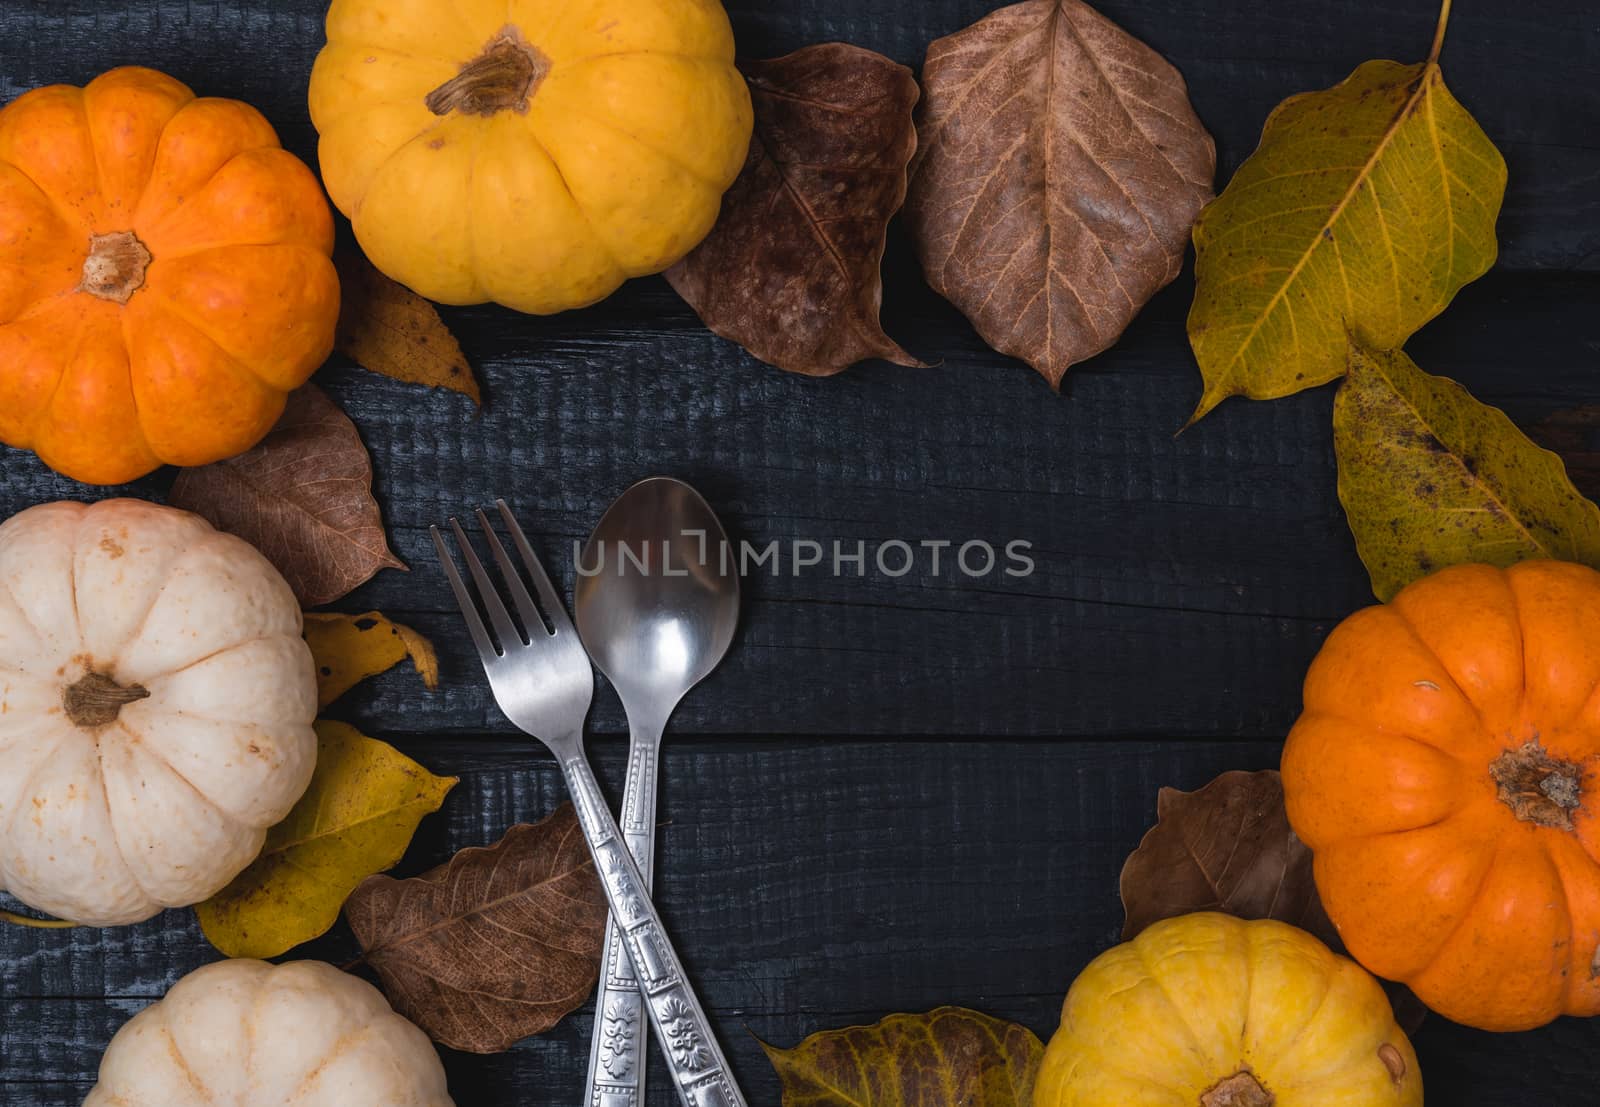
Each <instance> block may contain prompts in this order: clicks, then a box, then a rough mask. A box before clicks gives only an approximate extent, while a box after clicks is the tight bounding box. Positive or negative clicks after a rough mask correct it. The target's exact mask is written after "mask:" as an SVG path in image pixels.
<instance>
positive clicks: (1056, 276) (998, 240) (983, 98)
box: [906, 0, 1216, 387]
mask: <svg viewBox="0 0 1600 1107" xmlns="http://www.w3.org/2000/svg"><path fill="white" fill-rule="evenodd" d="M922 83H923V91H924V94H925V96H926V100H925V102H924V105H923V108H922V113H921V118H920V120H919V123H918V132H919V135H920V138H921V148H920V149H919V151H918V153H917V158H916V162H915V163H914V164H913V166H912V179H911V192H910V197H909V199H908V200H907V202H906V215H907V221H908V223H909V225H910V228H911V234H912V237H913V239H915V241H916V244H917V251H918V253H919V255H920V256H921V258H922V266H923V269H924V270H925V271H926V273H927V277H928V282H929V283H930V284H932V285H933V287H934V288H935V289H936V290H937V291H938V292H939V293H940V294H941V295H943V296H944V297H945V298H947V299H948V300H950V301H951V302H952V303H953V304H955V305H956V307H958V308H960V309H961V311H962V313H963V314H965V315H966V316H967V318H968V319H970V320H972V323H973V325H974V326H975V327H977V329H978V333H979V334H981V335H982V336H983V337H984V339H985V341H987V342H988V343H989V344H990V345H991V346H993V347H994V348H995V349H996V350H999V351H1000V352H1001V353H1004V354H1011V355H1013V356H1015V357H1019V358H1022V359H1023V360H1025V361H1027V362H1028V364H1030V365H1032V366H1033V367H1034V368H1035V369H1037V370H1038V371H1039V372H1040V373H1042V374H1043V375H1044V376H1045V378H1046V379H1047V380H1049V381H1050V383H1051V384H1052V385H1054V386H1056V387H1059V386H1060V384H1061V378H1062V377H1063V376H1064V375H1065V374H1066V371H1067V369H1068V367H1069V366H1071V365H1073V364H1074V363H1076V362H1080V361H1083V360H1084V359H1086V358H1090V357H1093V356H1094V355H1095V354H1098V353H1100V352H1101V351H1103V350H1105V349H1107V348H1109V347H1110V346H1111V345H1112V344H1113V343H1114V342H1116V340H1117V339H1118V338H1119V337H1120V336H1121V334H1122V332H1123V330H1124V329H1125V328H1126V327H1127V325H1128V324H1129V323H1130V322H1132V320H1133V318H1134V316H1135V315H1137V314H1138V313H1139V311H1140V309H1142V308H1143V307H1144V305H1145V304H1146V303H1148V302H1149V300H1150V298H1151V297H1152V296H1154V295H1155V294H1156V292H1157V291H1159V290H1160V289H1161V288H1162V287H1164V286H1165V285H1167V284H1168V283H1169V282H1171V281H1172V279H1173V278H1174V277H1176V276H1177V275H1178V273H1179V271H1180V270H1181V269H1182V268H1183V258H1184V253H1185V251H1186V249H1187V248H1188V244H1189V231H1190V228H1191V227H1193V225H1194V221H1195V217H1196V216H1197V215H1198V214H1199V213H1200V209H1201V208H1202V207H1204V206H1205V204H1206V203H1207V201H1209V200H1210V199H1211V196H1212V187H1211V186H1212V179H1213V177H1214V175H1215V173H1216V146H1215V144H1214V143H1213V142H1212V140H1211V136H1210V135H1209V134H1207V133H1206V130H1205V127H1204V126H1202V125H1201V123H1200V120H1199V118H1198V117H1197V116H1196V115H1195V113H1194V109H1193V108H1192V107H1191V106H1190V104H1189V94H1188V87H1187V86H1186V85H1185V84H1184V81H1183V77H1182V76H1181V75H1180V74H1179V73H1178V71H1177V70H1176V69H1174V68H1173V67H1172V66H1171V65H1170V64H1168V63H1167V61H1166V60H1165V59H1163V58H1162V57H1161V55H1159V54H1157V53H1156V52H1155V51H1154V50H1152V49H1150V47H1148V46H1146V45H1145V44H1144V43H1142V42H1140V41H1139V40H1138V39H1136V38H1134V37H1133V36H1131V35H1129V34H1128V33H1127V32H1126V31H1124V30H1122V29H1121V28H1120V27H1118V26H1117V25H1116V24H1114V23H1112V22H1110V21H1109V20H1108V19H1106V18H1105V17H1104V16H1102V15H1100V14H1099V13H1098V12H1096V11H1095V10H1094V9H1093V8H1091V7H1089V6H1088V5H1087V4H1085V3H1082V2H1081V0H1027V2H1025V3H1021V4H1013V5H1011V6H1010V7H1006V8H1001V9H1000V10H999V11H996V12H994V13H992V14H990V15H988V16H986V17H985V18H983V19H981V20H979V21H978V22H977V23H975V24H973V25H972V26H971V27H968V28H967V29H966V30H963V31H958V32H957V33H955V34H953V35H950V36H949V37H947V38H942V39H939V40H937V41H936V42H934V43H933V45H932V46H930V47H929V48H928V60H927V64H926V65H925V66H924V68H923V75H922Z"/></svg>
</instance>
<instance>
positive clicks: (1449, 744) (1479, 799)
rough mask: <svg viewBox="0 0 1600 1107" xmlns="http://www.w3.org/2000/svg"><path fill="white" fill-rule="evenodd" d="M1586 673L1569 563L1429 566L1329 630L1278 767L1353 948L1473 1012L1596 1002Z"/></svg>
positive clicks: (1599, 665)
mask: <svg viewBox="0 0 1600 1107" xmlns="http://www.w3.org/2000/svg"><path fill="white" fill-rule="evenodd" d="M1597 689H1600V573H1596V572H1595V571H1593V570H1591V569H1588V568H1585V567H1583V566H1580V565H1572V564H1567V563H1563V562H1557V561H1528V562H1523V563H1521V564H1517V565H1513V566H1512V567H1511V568H1509V569H1504V570H1501V569H1495V568H1491V567H1489V566H1486V565H1463V566H1457V567H1453V568H1449V569H1445V570H1442V571H1440V572H1438V573H1435V574H1434V575H1432V576H1429V577H1427V578H1425V579H1423V580H1420V581H1417V582H1416V583H1414V584H1411V585H1410V586H1408V587H1407V588H1405V589H1404V590H1403V591H1401V592H1400V594H1399V595H1397V596H1396V597H1395V598H1394V600H1393V601H1392V602H1390V603H1389V604H1387V605H1382V606H1377V607H1371V608H1367V609H1366V610H1364V611H1359V612H1357V613H1356V614H1354V615H1352V616H1350V618H1348V619H1346V620H1345V621H1344V622H1343V623H1341V624H1340V625H1339V627H1338V628H1337V629H1336V630H1335V631H1334V632H1333V634H1332V635H1330V636H1329V638H1328V641H1327V643H1326V644H1325V645H1324V646H1323V647H1322V651H1321V652H1320V653H1319V654H1318V655H1317V659H1316V661H1315V662H1314V663H1313V665H1312V666H1311V670H1310V673H1309V675H1308V676H1307V677H1306V685H1305V711H1304V714H1302V715H1301V717H1300V720H1299V721H1298V722H1297V723H1296V724H1295V727H1294V729H1293V731H1292V732H1291V733H1290V735H1289V739H1288V743H1287V745H1286V746H1285V748H1284V755H1283V786H1284V795H1285V798H1286V800H1287V803H1288V809H1289V819H1290V822H1291V823H1292V824H1293V826H1294V829H1295V831H1296V833H1298V834H1299V835H1300V837H1301V838H1302V839H1304V840H1305V841H1306V843H1307V844H1308V845H1310V847H1311V848H1312V850H1313V851H1315V857H1316V862H1315V871H1316V880H1317V888H1318V891H1319V892H1320V893H1321V895H1322V901H1323V903H1324V904H1325V905H1326V907H1327V909H1328V914H1329V915H1330V916H1331V917H1332V919H1333V921H1334V922H1335V924H1337V926H1338V927H1339V932H1340V935H1341V937H1342V938H1343V940H1344V942H1345V944H1346V945H1347V946H1348V948H1349V950H1350V952H1351V954H1352V955H1353V956H1354V957H1355V958H1356V959H1357V960H1359V961H1360V962H1361V963H1362V964H1363V965H1365V966H1366V967H1367V968H1369V969H1371V970H1372V971H1373V972H1375V973H1377V974H1378V975H1380V976H1385V977H1388V978H1390V979H1392V980H1400V981H1403V982H1405V983H1406V984H1407V985H1409V986H1410V987H1411V988H1412V989H1413V990H1414V991H1415V992H1416V993H1417V995H1418V996H1420V997H1421V998H1422V1000H1423V1001H1424V1002H1425V1003H1427V1004H1428V1006H1430V1007H1432V1008H1433V1009H1434V1010H1436V1011H1438V1012H1440V1013H1441V1014H1443V1015H1445V1016H1447V1017H1449V1018H1451V1019H1454V1020H1456V1021H1457V1022H1462V1023H1466V1024H1468V1025H1470V1026H1476V1027H1480V1028H1482V1029H1486V1030H1521V1029H1526V1028H1529V1027H1534V1026H1539V1025H1541V1024H1543V1023H1546V1022H1548V1021H1550V1020H1551V1019H1553V1018H1555V1017H1556V1016H1557V1015H1560V1014H1563V1013H1565V1014H1573V1015H1593V1014H1595V1013H1597V1012H1600V976H1597V972H1596V966H1597V965H1600V867H1597V865H1596V863H1595V859H1596V857H1597V856H1600V826H1597V825H1596V821H1595V813H1596V809H1597V806H1600V805H1597V804H1596V802H1595V800H1594V790H1595V788H1596V786H1597V779H1596V776H1595V772H1594V770H1595V766H1596V757H1597V755H1600V694H1597ZM1519 812H1520V815H1519Z"/></svg>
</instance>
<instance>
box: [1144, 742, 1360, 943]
mask: <svg viewBox="0 0 1600 1107" xmlns="http://www.w3.org/2000/svg"><path fill="white" fill-rule="evenodd" d="M1122 908H1123V912H1124V921H1123V924H1122V938H1123V941H1129V940H1131V939H1133V938H1135V937H1137V936H1138V934H1139V933H1140V932H1141V931H1142V930H1144V929H1145V927H1147V926H1149V925H1150V924H1151V923H1155V922H1160V921H1161V920H1162V919H1170V918H1173V917H1174V916H1177V915H1187V914H1189V913H1190V912H1192V911H1222V912H1225V913H1227V914H1229V915H1235V916H1237V917H1239V918H1241V919H1277V920H1279V921H1280V922H1286V923H1290V924H1292V925H1294V926H1298V927H1300V928H1301V929H1302V930H1309V931H1310V932H1311V933H1313V934H1315V935H1316V936H1317V937H1318V938H1321V939H1322V940H1323V941H1324V942H1327V943H1328V944H1329V945H1335V946H1336V945H1337V944H1338V940H1339V939H1338V934H1337V933H1336V932H1335V931H1334V929H1333V923H1332V922H1330V921H1329V919H1328V916H1327V913H1326V912H1324V911H1323V909H1322V900H1321V899H1320V898H1318V896H1317V887H1316V883H1315V882H1314V880H1313V879H1312V873H1311V851H1310V850H1309V849H1307V848H1306V846H1305V843H1303V842H1301V841H1300V839H1299V838H1297V837H1295V833H1294V831H1293V830H1291V829H1290V828H1289V816H1288V813H1287V812H1286V811H1285V810H1284V806H1283V782H1282V780H1281V779H1280V778H1279V776H1278V773H1277V770H1275V769H1269V770H1266V771H1264V772H1258V773H1247V772H1228V773H1223V774H1222V775H1221V776H1219V777H1217V778H1216V779H1215V780H1213V781H1211V783H1209V784H1207V785H1206V786H1205V787H1204V788H1201V789H1199V790H1198V791H1194V792H1180V791H1179V790H1178V789H1176V788H1163V789H1161V791H1160V793H1159V794H1158V795H1157V798H1156V825H1155V826H1153V827H1152V828H1151V829H1150V831H1149V833H1147V834H1146V835H1145V836H1144V839H1143V840H1142V841H1141V842H1140V843H1139V848H1138V849H1136V850H1134V851H1133V853H1132V855H1130V856H1129V858H1128V860H1127V863H1126V864H1124V865H1123V866H1122Z"/></svg>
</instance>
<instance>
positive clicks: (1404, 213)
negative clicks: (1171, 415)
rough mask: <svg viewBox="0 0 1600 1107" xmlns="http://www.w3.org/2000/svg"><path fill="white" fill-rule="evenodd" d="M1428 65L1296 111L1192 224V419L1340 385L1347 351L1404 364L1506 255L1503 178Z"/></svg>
mask: <svg viewBox="0 0 1600 1107" xmlns="http://www.w3.org/2000/svg"><path fill="white" fill-rule="evenodd" d="M1449 11H1450V4H1449V2H1448V0H1446V3H1445V5H1444V10H1443V11H1442V12H1441V14H1440V21H1439V34H1438V36H1437V38H1436V39H1435V42H1434V48H1433V53H1432V55H1431V56H1430V57H1429V59H1428V60H1427V61H1426V62H1423V63H1421V64H1420V65H1401V64H1400V63H1398V62H1392V61H1370V62H1366V63H1365V64H1363V65H1361V66H1360V67H1359V68H1357V69H1356V71H1355V72H1354V73H1353V74H1352V75H1351V76H1350V77H1349V79H1347V80H1346V81H1345V82H1344V83H1343V84H1340V85H1337V86H1335V87H1334V88H1331V89H1327V90H1325V91H1322V92H1312V93H1307V94H1304V95H1301V96H1294V97H1291V98H1290V99H1288V100H1285V101H1284V102H1283V103H1282V104H1280V105H1279V106H1278V108H1277V109H1276V110H1275V111H1274V112H1273V113H1272V115H1271V117H1269V118H1268V120H1267V123H1266V128H1265V129H1264V130H1263V132H1262V135H1261V145H1260V146H1259V147H1258V148H1257V150H1256V152H1255V153H1254V154H1252V155H1251V156H1250V158H1249V160H1247V161H1246V162H1245V163H1244V164H1243V165H1242V166H1240V167H1239V171H1238V172H1237V173H1236V174H1234V177H1233V180H1232V181H1230V182H1229V184H1228V187H1227V188H1226V189H1225V190H1224V191H1223V193H1222V195H1221V196H1219V197H1218V198H1217V199H1216V201H1215V202H1213V203H1212V204H1211V205H1210V206H1209V207H1207V208H1206V209H1205V211H1204V212H1202V213H1201V215H1200V219H1199V221H1198V222H1197V223H1196V224H1195V229H1194V241H1195V250H1196V255H1197V256H1196V262H1195V283H1196V287H1195V298H1194V307H1193V309H1192V310H1191V311H1190V314H1189V340H1190V343H1191V345H1192V346H1193V347H1194V353H1195V357H1196V359H1197V360H1198V361H1199V363H1200V373H1201V376H1202V377H1203V378H1204V381H1205V390H1204V394H1203V395H1202V396H1201V399H1200V405H1199V407H1198V408H1197V409H1196V411H1195V413H1194V416H1193V419H1191V422H1193V420H1194V419H1199V418H1200V417H1202V416H1203V415H1205V414H1206V413H1207V412H1208V411H1210V410H1211V409H1212V408H1214V407H1215V406H1216V405H1217V404H1219V403H1221V402H1222V401H1223V400H1225V399H1226V398H1228V397H1229V396H1235V395H1244V396H1249V397H1251V398H1253V399H1258V400H1266V399H1273V398H1276V397H1279V396H1287V395H1289V394H1290V393H1293V392H1298V391H1300V390H1301V389H1303V388H1311V387H1313V386H1314V385H1319V384H1323V383H1325V382H1327V381H1331V380H1334V379H1336V378H1337V377H1339V376H1340V375H1341V374H1343V373H1344V370H1345V351H1346V345H1347V340H1348V336H1350V335H1352V334H1353V335H1354V336H1355V337H1356V338H1357V339H1358V340H1359V341H1360V342H1361V344H1362V345H1364V346H1367V347H1369V348H1372V349H1382V350H1386V349H1397V348H1399V347H1400V346H1402V345H1404V344H1405V341H1406V339H1408V338H1409V337H1411V335H1412V334H1414V333H1415V332H1416V331H1417V329H1418V328H1419V327H1421V326H1422V325H1423V324H1424V323H1426V322H1427V321H1428V320H1429V319H1432V318H1433V317H1434V316H1435V315H1437V314H1438V313H1439V312H1440V311H1442V310H1443V309H1444V307H1445V306H1446V305H1447V304H1448V303H1449V302H1450V301H1451V299H1452V298H1454V296H1455V294H1456V292H1457V291H1459V290H1460V289H1461V287H1462V286H1463V285H1465V284H1467V283H1468V282H1470V281H1472V280H1475V279H1476V278H1478V277H1480V276H1482V275H1483V274H1484V273H1485V272H1486V271H1487V270H1488V269H1489V267H1490V266H1491V265H1493V264H1494V260H1495V257H1496V254H1497V250H1498V247H1497V244H1496V241H1495V231H1494V228H1495V220H1496V218H1497V217H1498V216H1499V213H1500V204H1501V201H1502V200H1503V199H1504V196H1505V186H1506V164H1505V159H1504V158H1502V157H1501V156H1500V152H1499V151H1498V150H1497V149H1495V147H1494V144H1493V143H1492V142H1490V141H1489V138H1488V136H1487V135H1485V134H1484V133H1483V130H1482V128H1480V127H1479V126H1478V124H1477V122H1476V120H1474V119H1473V118H1472V116H1471V115H1469V114H1468V113H1467V111H1466V109H1465V108H1463V107H1462V106H1461V104H1460V103H1459V102H1458V101H1457V100H1456V99H1455V97H1454V96H1452V95H1451V94H1450V90H1449V89H1447V88H1446V87H1445V84H1444V77H1443V74H1442V73H1441V71H1440V69H1439V61H1438V58H1439V47H1440V45H1441V44H1442V42H1443V37H1444V29H1445V25H1446V22H1447V20H1448V17H1449Z"/></svg>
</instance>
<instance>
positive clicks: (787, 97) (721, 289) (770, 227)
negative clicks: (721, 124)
mask: <svg viewBox="0 0 1600 1107" xmlns="http://www.w3.org/2000/svg"><path fill="white" fill-rule="evenodd" d="M739 68H740V69H742V70H743V71H744V74H745V77H746V79H747V80H748V82H749V85H750V96H751V100H752V102H753V104H754V106H755V135H754V137H753V138H752V139H751V142H750V154H749V157H748V159H747V160H746V162H745V167H744V171H743V172H742V173H741V174H740V175H739V179H738V180H736V181H735V182H734V183H733V187H732V188H731V189H729V190H728V193H727V195H725V196H724V197H723V199H722V215H721V217H720V218H719V219H718V220H717V225H716V227H715V228H714V229H713V230H712V232H711V234H710V236H709V237H707V238H706V240H705V241H704V242H702V243H701V244H700V245H699V246H698V247H697V248H696V249H695V250H694V251H693V252H692V253H690V254H689V256H688V257H686V258H684V259H683V260H682V261H681V262H679V263H678V264H677V265H675V266H673V267H672V268H671V269H669V270H667V274H666V276H667V280H669V281H671V282H672V287H673V288H675V289H677V290H678V294H679V295H680V296H682V297H683V298H684V299H685V300H687V301H688V302H689V304H690V306H691V307H693V308H694V309H695V311H696V312H697V313H698V314H699V315H700V318H701V319H702V320H704V322H705V324H706V326H708V327H710V328H711V329H712V330H713V331H715V332H716V333H717V334H720V335H721V336H722V337H724V338H727V339H731V340H732V341H734V342H737V343H738V344H739V345H741V346H743V347H744V348H745V349H746V350H749V351H750V352H751V353H752V354H754V355H755V356H756V357H758V358H760V359H761V360H762V361H765V362H769V363H771V364H773V365H776V366H778V367H779V368H780V369H787V370H789V371H790V372H792V373H805V374H808V375H810V376H828V375H831V374H833V373H837V372H839V371H841V370H843V369H846V368H848V367H849V366H851V365H854V364H855V363H856V362H858V361H862V360H864V359H866V358H872V357H880V358H884V359H886V360H888V361H892V362H895V363H897V364H899V365H907V366H920V365H922V364H923V363H922V362H920V361H918V360H917V359H916V358H914V357H912V356H911V355H910V354H908V353H906V351H905V350H903V349H901V347H900V346H899V344H898V343H896V342H895V341H894V340H893V339H891V338H890V337H889V336H888V335H887V334H885V333H884V332H883V327H882V326H881V325H880V324H879V322H878V309H879V307H880V305H881V304H882V302H883V278H882V274H881V273H880V271H879V266H880V264H881V263H882V261H883V248H884V238H885V235H886V234H887V233H888V227H889V219H890V217H891V216H893V215H894V213H895V212H897V211H899V210H900V205H901V204H903V203H904V202H905V197H906V165H907V163H908V162H910V160H911V155H912V153H913V152H914V151H915V150H916V148H917V131H916V126H915V124H914V123H913V121H912V116H911V110H912V108H913V107H914V106H915V105H916V102H917V96H918V91H917V81H916V78H915V77H913V76H912V74H911V70H909V69H907V68H906V67H905V66H903V65H899V64H897V63H895V62H892V61H890V60H889V59H888V58H886V57H884V56H883V55H881V54H875V53H873V52H872V51H871V50H863V49H861V48H860V47H859V46H850V45H847V44H845V43H841V42H832V43H826V44H823V45H821V46H808V47H806V48H805V49H803V50H797V51H796V52H794V53H793V54H789V55H788V56H786V57H782V58H776V59H773V60H770V61H752V62H741V63H740V66H739Z"/></svg>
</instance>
